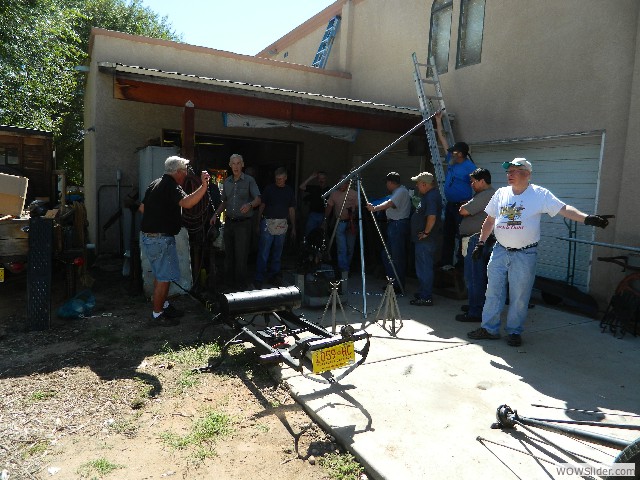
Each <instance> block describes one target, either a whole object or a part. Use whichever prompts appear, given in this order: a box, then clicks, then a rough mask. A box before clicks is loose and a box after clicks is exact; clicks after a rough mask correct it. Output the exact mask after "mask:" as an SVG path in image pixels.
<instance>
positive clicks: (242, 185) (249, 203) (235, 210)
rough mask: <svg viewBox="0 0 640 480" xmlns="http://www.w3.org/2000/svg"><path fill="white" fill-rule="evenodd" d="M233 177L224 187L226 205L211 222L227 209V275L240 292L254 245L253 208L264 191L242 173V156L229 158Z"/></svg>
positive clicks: (225, 266) (225, 271)
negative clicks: (252, 240)
mask: <svg viewBox="0 0 640 480" xmlns="http://www.w3.org/2000/svg"><path fill="white" fill-rule="evenodd" d="M229 166H230V167H231V172H232V175H229V176H228V177H227V178H226V179H225V180H224V183H223V184H222V203H221V204H220V206H219V207H218V208H217V209H216V211H215V213H214V215H213V217H212V218H211V223H212V224H215V223H216V220H217V218H218V215H220V213H221V212H222V211H223V210H226V214H225V220H224V237H223V238H224V255H225V256H224V273H225V280H224V281H225V284H226V285H228V286H233V287H234V288H236V289H237V290H240V291H241V290H246V289H247V287H248V284H247V259H248V257H249V245H250V242H251V225H252V223H253V222H251V221H249V220H250V219H251V217H252V216H253V209H254V208H255V207H257V206H259V205H260V203H261V200H260V190H259V189H258V185H257V184H256V181H255V179H254V178H253V177H252V176H251V175H247V174H245V173H242V167H244V160H243V159H242V155H238V154H237V153H234V154H233V155H231V158H230V159H229Z"/></svg>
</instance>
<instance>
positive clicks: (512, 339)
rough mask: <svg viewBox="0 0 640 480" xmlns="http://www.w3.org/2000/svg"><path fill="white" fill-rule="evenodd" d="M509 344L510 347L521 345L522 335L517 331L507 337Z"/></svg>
mask: <svg viewBox="0 0 640 480" xmlns="http://www.w3.org/2000/svg"><path fill="white" fill-rule="evenodd" d="M507 344H508V345H509V346H510V347H519V346H520V345H522V337H521V336H520V335H518V334H517V333H511V334H509V337H507Z"/></svg>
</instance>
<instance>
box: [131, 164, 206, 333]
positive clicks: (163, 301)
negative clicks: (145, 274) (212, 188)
mask: <svg viewBox="0 0 640 480" xmlns="http://www.w3.org/2000/svg"><path fill="white" fill-rule="evenodd" d="M188 164H189V160H187V159H185V158H181V157H176V156H174V157H169V158H167V159H166V160H165V162H164V175H163V176H162V177H160V178H158V179H156V180H154V181H153V182H151V185H149V187H148V188H147V190H146V192H145V194H144V198H143V200H142V203H141V204H140V209H139V210H140V212H141V213H142V222H141V225H140V230H141V234H142V248H143V250H144V253H145V255H146V256H147V258H148V259H149V263H150V264H151V270H152V271H153V276H154V280H153V316H152V324H153V325H158V326H171V325H177V324H178V323H180V322H179V321H178V320H177V319H176V318H177V317H180V316H182V315H183V313H182V312H180V311H179V310H177V309H176V308H175V307H173V306H172V305H170V304H169V302H168V301H167V296H168V294H169V285H170V282H175V281H178V280H180V268H179V267H178V252H177V250H176V239H175V235H177V234H178V233H179V232H180V228H181V227H182V209H183V208H192V207H193V206H195V205H196V204H197V203H198V202H199V201H200V200H201V199H202V197H203V196H204V194H205V193H206V192H207V187H208V186H209V178H210V177H209V174H208V173H207V172H204V171H203V172H202V174H201V175H200V179H201V181H202V185H201V186H199V187H198V188H197V189H196V190H195V191H194V192H193V193H191V194H189V195H187V194H186V193H185V191H184V190H183V189H182V185H183V184H184V180H185V178H187V165H188Z"/></svg>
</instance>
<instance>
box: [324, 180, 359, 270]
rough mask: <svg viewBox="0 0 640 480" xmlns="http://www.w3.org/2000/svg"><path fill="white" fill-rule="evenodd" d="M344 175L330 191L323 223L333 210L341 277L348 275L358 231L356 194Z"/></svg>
mask: <svg viewBox="0 0 640 480" xmlns="http://www.w3.org/2000/svg"><path fill="white" fill-rule="evenodd" d="M346 178H347V176H346V175H342V177H340V180H342V183H341V184H340V186H339V187H338V189H337V190H334V191H333V192H331V195H329V200H328V201H327V206H326V208H325V211H324V217H325V218H324V221H323V222H322V223H323V225H325V223H326V220H327V218H328V217H329V215H331V211H332V210H333V212H334V214H335V219H336V222H338V227H337V231H336V249H337V251H338V269H339V270H340V273H341V276H342V278H343V279H347V278H348V277H349V269H350V267H351V260H352V259H353V252H354V250H355V246H356V233H357V232H358V227H357V224H356V221H357V214H356V212H357V210H358V195H357V194H356V192H355V191H354V190H351V189H350V188H349V181H348V180H345V179H346Z"/></svg>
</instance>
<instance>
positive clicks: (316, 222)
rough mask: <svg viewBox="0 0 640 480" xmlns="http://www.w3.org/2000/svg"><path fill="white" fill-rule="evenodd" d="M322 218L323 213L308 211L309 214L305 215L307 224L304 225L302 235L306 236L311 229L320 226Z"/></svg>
mask: <svg viewBox="0 0 640 480" xmlns="http://www.w3.org/2000/svg"><path fill="white" fill-rule="evenodd" d="M323 220H324V213H318V212H309V216H308V217H307V224H306V225H305V227H304V236H305V237H307V236H308V235H309V234H310V233H311V231H313V230H315V229H316V228H320V227H321V226H322V221H323Z"/></svg>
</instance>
